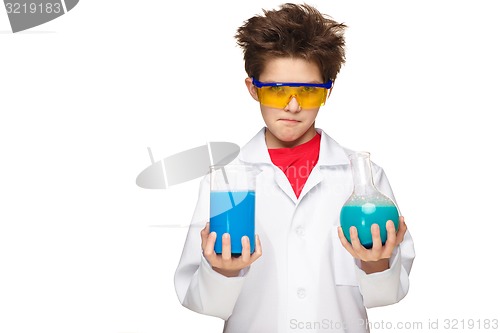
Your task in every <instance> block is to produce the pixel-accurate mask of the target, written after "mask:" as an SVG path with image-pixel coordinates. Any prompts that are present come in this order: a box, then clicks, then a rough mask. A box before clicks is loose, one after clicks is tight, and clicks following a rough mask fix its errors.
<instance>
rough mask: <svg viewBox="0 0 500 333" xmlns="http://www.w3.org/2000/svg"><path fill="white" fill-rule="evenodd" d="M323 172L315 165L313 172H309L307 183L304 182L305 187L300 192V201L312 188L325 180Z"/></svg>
mask: <svg viewBox="0 0 500 333" xmlns="http://www.w3.org/2000/svg"><path fill="white" fill-rule="evenodd" d="M323 178H324V177H323V174H322V173H321V170H320V169H319V168H318V167H315V168H314V169H312V171H311V173H310V174H309V177H308V178H307V181H306V183H305V184H304V187H303V188H302V191H301V192H300V195H299V199H298V201H300V200H302V198H303V197H304V196H305V195H306V194H307V192H309V191H310V190H312V189H313V188H314V187H315V186H316V185H318V184H319V183H320V182H321V181H322V180H323Z"/></svg>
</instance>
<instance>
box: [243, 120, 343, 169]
mask: <svg viewBox="0 0 500 333" xmlns="http://www.w3.org/2000/svg"><path fill="white" fill-rule="evenodd" d="M265 131H266V128H265V127H263V128H262V129H261V130H260V131H259V132H258V133H257V134H256V135H255V136H254V137H253V138H252V139H251V140H250V141H249V142H248V143H247V144H246V145H245V146H244V147H243V148H241V153H240V159H241V160H242V161H243V162H245V163H252V164H261V163H263V164H272V163H273V162H272V161H271V157H270V156H269V152H268V150H267V145H266V139H265ZM316 131H317V132H318V133H320V134H321V141H320V150H319V158H318V163H317V165H318V166H320V167H322V166H334V165H343V164H349V158H348V157H347V155H348V153H349V151H346V150H345V149H344V148H342V147H341V146H340V145H339V144H338V143H337V142H336V141H335V140H333V139H332V138H331V137H330V136H328V134H326V133H325V132H324V131H323V130H322V129H320V128H316Z"/></svg>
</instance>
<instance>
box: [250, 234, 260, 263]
mask: <svg viewBox="0 0 500 333" xmlns="http://www.w3.org/2000/svg"><path fill="white" fill-rule="evenodd" d="M260 256H262V245H261V244H260V237H259V235H255V250H254V252H253V253H252V255H251V256H250V258H251V262H254V261H255V260H257V259H258V258H259V257H260Z"/></svg>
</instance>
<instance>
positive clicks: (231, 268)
mask: <svg viewBox="0 0 500 333" xmlns="http://www.w3.org/2000/svg"><path fill="white" fill-rule="evenodd" d="M200 234H201V248H202V249H203V255H204V256H205V258H206V259H207V261H208V262H209V263H210V265H212V268H213V270H214V271H216V272H218V273H220V274H222V275H224V276H227V277H234V276H238V274H239V272H240V270H242V269H243V268H245V267H247V266H250V265H251V264H252V263H253V262H254V261H255V260H257V259H259V258H260V256H261V255H262V247H261V245H260V239H259V236H258V235H255V251H254V253H252V254H250V240H249V239H248V237H247V236H244V237H242V238H241V248H242V251H241V256H239V257H238V258H233V257H232V256H231V239H230V236H229V234H228V233H226V234H224V235H222V254H217V253H215V251H214V245H215V239H216V238H217V235H216V234H215V232H212V233H210V222H208V223H207V224H206V225H205V228H204V229H203V230H202V231H201V233H200Z"/></svg>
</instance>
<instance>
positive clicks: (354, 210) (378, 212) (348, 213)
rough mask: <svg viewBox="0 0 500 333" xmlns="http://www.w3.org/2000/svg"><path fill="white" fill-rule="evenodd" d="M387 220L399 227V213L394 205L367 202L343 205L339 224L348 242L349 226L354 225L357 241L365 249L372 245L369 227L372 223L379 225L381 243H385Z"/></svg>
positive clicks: (349, 238)
mask: <svg viewBox="0 0 500 333" xmlns="http://www.w3.org/2000/svg"><path fill="white" fill-rule="evenodd" d="M388 220H391V221H392V222H394V226H395V227H396V231H397V230H398V228H399V213H398V209H397V208H396V207H395V206H388V205H385V206H377V205H375V204H371V203H368V204H364V205H358V206H354V205H353V206H350V205H348V206H344V207H342V210H341V211H340V226H341V227H342V231H343V232H344V235H345V237H346V238H347V240H348V241H349V243H350V242H351V237H350V233H349V228H350V227H351V226H355V227H356V228H357V230H358V238H359V241H360V242H361V244H362V245H363V246H364V247H366V248H367V249H369V248H371V247H372V246H373V240H372V233H371V230H370V228H371V225H372V224H374V223H376V224H378V225H379V227H380V238H381V240H382V245H383V244H385V242H386V241H387V229H386V227H385V224H386V223H387V221H388Z"/></svg>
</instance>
